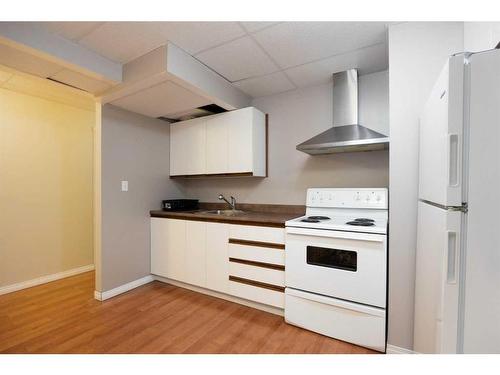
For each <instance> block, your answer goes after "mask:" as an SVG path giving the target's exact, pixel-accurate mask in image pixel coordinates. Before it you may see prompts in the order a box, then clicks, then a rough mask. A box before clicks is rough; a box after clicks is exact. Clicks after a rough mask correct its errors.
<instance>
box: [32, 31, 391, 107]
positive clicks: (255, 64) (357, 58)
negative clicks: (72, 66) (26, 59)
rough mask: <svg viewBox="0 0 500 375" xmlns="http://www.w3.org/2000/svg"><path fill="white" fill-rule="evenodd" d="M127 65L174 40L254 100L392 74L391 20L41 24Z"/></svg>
mask: <svg viewBox="0 0 500 375" xmlns="http://www.w3.org/2000/svg"><path fill="white" fill-rule="evenodd" d="M38 24H39V25H40V26H41V27H44V28H46V29H47V30H48V31H50V32H53V33H56V34H58V35H60V36H62V37H65V38H67V39H70V40H73V41H75V42H77V43H80V44H81V45H83V46H85V47H86V48H89V49H91V50H93V51H95V52H97V53H99V54H101V55H103V56H105V57H107V58H109V59H111V60H114V61H118V62H121V63H126V62H128V61H130V60H133V59H135V58H137V57H139V56H141V55H143V54H145V53H147V52H149V51H151V50H153V49H154V48H157V47H158V46H160V45H162V44H165V43H166V42H167V41H171V42H172V43H174V44H176V45H177V46H179V47H180V48H182V49H184V50H185V51H186V52H188V53H190V54H191V55H193V56H195V58H197V59H198V60H200V61H201V62H202V63H204V64H205V65H207V66H208V67H209V68H211V69H213V70H214V71H216V72H217V73H219V74H220V75H221V76H223V77H225V78H226V79H227V80H228V81H231V82H232V83H233V85H234V86H236V87H238V88H239V89H241V90H242V91H245V92H246V93H248V94H249V95H251V96H253V97H258V96H264V95H271V94H274V93H279V92H284V91H289V90H291V89H293V88H296V87H305V86H311V85H315V84H320V83H323V82H328V81H329V80H330V79H331V75H332V73H334V72H337V71H340V70H344V69H348V68H358V69H359V72H360V74H369V73H372V72H376V71H381V70H386V69H387V67H388V61H387V25H388V23H384V22H260V21H255V22H38Z"/></svg>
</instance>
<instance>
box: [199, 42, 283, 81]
mask: <svg viewBox="0 0 500 375" xmlns="http://www.w3.org/2000/svg"><path fill="white" fill-rule="evenodd" d="M195 57H196V58H197V59H198V60H200V61H201V62H202V63H204V64H205V65H207V66H209V67H210V68H212V69H213V70H215V71H216V72H217V73H219V74H220V75H222V76H223V77H224V78H226V79H227V80H228V81H231V82H234V81H238V80H242V79H246V78H251V77H257V76H262V75H266V74H269V73H273V72H276V71H278V70H279V67H278V66H277V65H276V64H275V63H274V62H273V61H272V60H271V59H270V58H269V56H268V55H267V54H266V53H265V52H264V51H262V49H261V48H260V47H259V46H258V45H257V44H256V43H255V41H254V40H253V39H252V38H251V37H250V36H245V37H243V38H239V39H236V40H233V41H232V42H229V43H225V44H223V45H221V46H219V47H215V48H211V49H209V50H207V51H205V52H202V53H200V54H196V55H195Z"/></svg>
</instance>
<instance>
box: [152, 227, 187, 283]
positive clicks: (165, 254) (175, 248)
mask: <svg viewBox="0 0 500 375" xmlns="http://www.w3.org/2000/svg"><path fill="white" fill-rule="evenodd" d="M185 271H186V221H185V220H175V219H162V218H152V219H151V273H153V274H155V275H159V276H163V277H168V278H171V279H175V280H180V281H184V280H185V279H186V272H185Z"/></svg>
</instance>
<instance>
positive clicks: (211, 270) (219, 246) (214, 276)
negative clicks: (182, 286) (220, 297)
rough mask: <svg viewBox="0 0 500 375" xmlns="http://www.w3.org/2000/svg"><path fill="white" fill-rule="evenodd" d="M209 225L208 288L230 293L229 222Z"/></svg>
mask: <svg viewBox="0 0 500 375" xmlns="http://www.w3.org/2000/svg"><path fill="white" fill-rule="evenodd" d="M206 225H207V237H206V238H207V242H206V244H207V258H206V259H207V263H206V265H207V267H206V271H207V288H208V289H212V290H216V291H219V292H223V293H228V285H229V273H228V268H229V263H228V255H227V245H228V243H227V241H228V231H229V228H228V224H219V223H206Z"/></svg>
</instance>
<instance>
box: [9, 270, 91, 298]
mask: <svg viewBox="0 0 500 375" xmlns="http://www.w3.org/2000/svg"><path fill="white" fill-rule="evenodd" d="M93 269H94V265H93V264H89V265H87V266H83V267H78V268H73V269H71V270H67V271H62V272H58V273H54V274H52V275H46V276H41V277H37V278H36V279H32V280H27V281H22V282H20V283H16V284H12V285H7V286H2V287H0V295H2V294H7V293H12V292H16V291H18V290H22V289H26V288H31V287H34V286H37V285H41V284H45V283H50V282H51V281H56V280H60V279H64V278H66V277H70V276H74V275H78V274H80V273H84V272H89V271H92V270H93Z"/></svg>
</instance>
